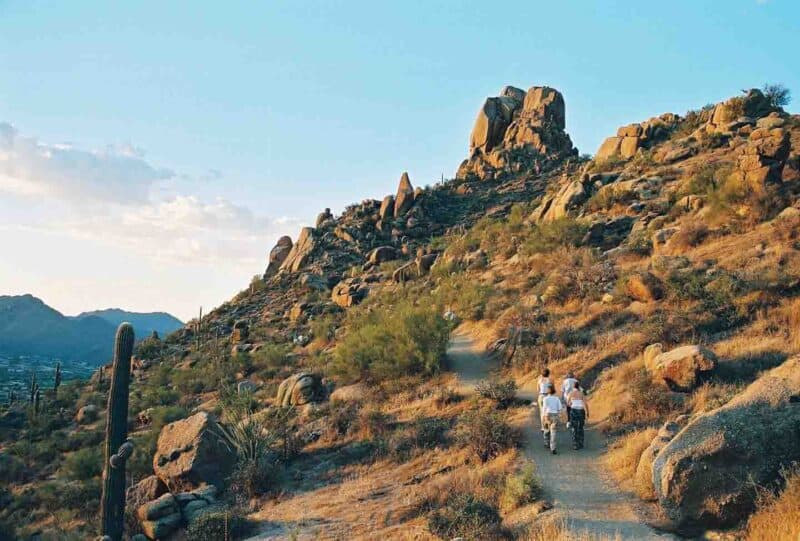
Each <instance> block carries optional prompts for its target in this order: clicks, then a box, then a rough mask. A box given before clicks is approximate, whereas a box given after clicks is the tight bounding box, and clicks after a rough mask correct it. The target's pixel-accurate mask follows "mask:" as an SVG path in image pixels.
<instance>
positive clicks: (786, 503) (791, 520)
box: [747, 466, 800, 541]
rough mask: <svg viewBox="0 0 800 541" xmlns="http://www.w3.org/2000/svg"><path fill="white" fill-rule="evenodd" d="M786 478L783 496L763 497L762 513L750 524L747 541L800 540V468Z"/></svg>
mask: <svg viewBox="0 0 800 541" xmlns="http://www.w3.org/2000/svg"><path fill="white" fill-rule="evenodd" d="M786 477H787V480H786V487H785V488H784V489H783V492H781V493H780V494H778V495H774V494H771V493H764V494H763V495H762V497H761V499H760V501H759V506H758V511H756V512H755V514H753V515H752V516H751V517H750V520H749V521H748V522H747V541H796V540H797V539H800V467H797V466H796V467H795V468H794V470H793V471H792V472H790V473H787V475H786Z"/></svg>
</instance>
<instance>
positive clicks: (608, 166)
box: [591, 154, 625, 173]
mask: <svg viewBox="0 0 800 541" xmlns="http://www.w3.org/2000/svg"><path fill="white" fill-rule="evenodd" d="M624 164H625V160H624V159H623V158H622V156H619V155H616V154H615V155H614V156H609V157H608V158H606V159H604V160H598V159H595V160H594V161H592V166H591V171H592V173H603V172H605V171H614V170H615V169H619V168H620V167H622V166H623V165H624Z"/></svg>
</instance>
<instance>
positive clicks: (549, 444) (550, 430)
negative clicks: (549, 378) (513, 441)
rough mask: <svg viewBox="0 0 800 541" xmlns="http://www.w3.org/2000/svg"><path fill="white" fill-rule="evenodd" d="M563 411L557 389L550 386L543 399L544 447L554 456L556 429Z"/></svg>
mask: <svg viewBox="0 0 800 541" xmlns="http://www.w3.org/2000/svg"><path fill="white" fill-rule="evenodd" d="M563 409H564V406H563V405H562V404H561V398H559V396H558V395H557V394H556V389H555V387H554V386H553V385H550V388H549V392H548V394H547V396H545V397H544V398H543V399H542V437H543V438H544V446H545V447H546V448H549V449H550V452H551V453H553V454H554V455H555V454H556V428H557V427H558V418H559V417H560V415H561V411H562V410H563Z"/></svg>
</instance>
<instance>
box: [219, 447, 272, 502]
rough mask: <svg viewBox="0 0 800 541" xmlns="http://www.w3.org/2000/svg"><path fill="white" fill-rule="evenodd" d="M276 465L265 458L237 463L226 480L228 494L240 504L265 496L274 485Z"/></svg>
mask: <svg viewBox="0 0 800 541" xmlns="http://www.w3.org/2000/svg"><path fill="white" fill-rule="evenodd" d="M276 473H277V465H276V463H275V461H274V460H270V459H269V458H268V457H267V456H261V457H256V458H249V459H243V460H240V461H239V462H237V464H236V466H235V467H234V469H233V473H231V476H230V478H229V480H228V482H229V486H228V489H229V491H230V493H231V494H232V495H233V496H234V497H235V498H236V499H237V500H240V501H242V502H247V501H250V500H251V499H252V498H255V497H257V496H260V495H262V494H266V493H267V492H268V491H269V489H270V488H271V486H272V485H273V484H274V480H275V476H276Z"/></svg>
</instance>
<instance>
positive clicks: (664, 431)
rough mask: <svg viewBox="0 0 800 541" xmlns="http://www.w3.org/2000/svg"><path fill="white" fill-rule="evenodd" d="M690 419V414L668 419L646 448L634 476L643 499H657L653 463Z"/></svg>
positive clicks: (637, 489)
mask: <svg viewBox="0 0 800 541" xmlns="http://www.w3.org/2000/svg"><path fill="white" fill-rule="evenodd" d="M688 420H689V418H688V416H686V415H681V416H680V417H678V418H677V419H676V420H674V421H667V422H666V423H664V425H663V426H662V427H661V428H660V429H659V430H658V434H656V437H655V438H653V441H652V442H650V445H649V446H648V447H647V449H645V450H644V452H643V453H642V456H641V457H640V458H639V463H638V464H637V466H636V474H635V477H634V487H635V488H636V494H637V495H638V496H639V497H640V498H641V499H643V500H646V501H652V500H655V499H656V490H655V487H654V486H653V463H654V462H655V460H656V457H657V456H658V453H660V452H661V450H662V449H663V448H664V447H665V446H666V445H667V444H668V443H669V442H670V441H672V438H674V437H675V434H677V433H678V432H679V431H680V429H681V428H682V427H683V426H684V425H685V424H686V422H687V421H688Z"/></svg>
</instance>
